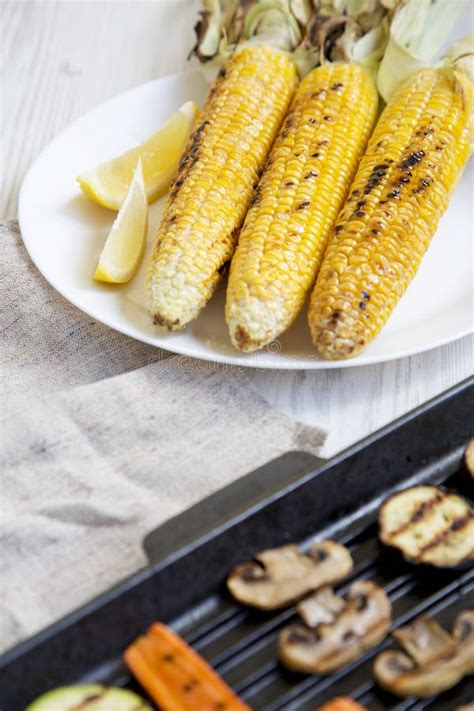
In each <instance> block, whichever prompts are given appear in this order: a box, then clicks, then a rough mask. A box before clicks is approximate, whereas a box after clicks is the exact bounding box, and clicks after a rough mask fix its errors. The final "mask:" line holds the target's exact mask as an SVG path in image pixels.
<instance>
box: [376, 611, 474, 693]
mask: <svg viewBox="0 0 474 711" xmlns="http://www.w3.org/2000/svg"><path fill="white" fill-rule="evenodd" d="M394 637H396V639H397V640H398V642H399V643H400V645H401V646H402V647H403V648H404V650H405V651H406V652H407V653H408V654H405V652H382V654H379V656H378V657H377V659H376V660H375V664H374V676H375V679H376V680H377V683H378V684H380V686H382V687H383V688H384V689H387V691H390V692H391V693H392V694H395V695H396V696H401V697H406V696H416V697H418V698H426V697H429V696H433V695H434V694H439V693H441V692H442V691H445V690H446V689H450V688H451V687H452V686H454V685H455V684H457V683H458V682H459V681H461V679H462V678H463V677H464V676H466V675H467V674H471V673H472V672H474V610H467V611H465V612H462V613H461V614H460V615H458V617H457V618H456V622H455V623H454V626H453V633H452V635H449V634H448V633H447V632H446V631H445V630H444V629H443V628H442V627H440V626H439V625H438V623H437V622H436V621H435V620H433V619H429V618H427V617H421V618H418V619H417V620H415V621H414V622H413V623H412V624H411V625H407V626H406V627H402V628H400V629H399V630H397V631H396V632H394Z"/></svg>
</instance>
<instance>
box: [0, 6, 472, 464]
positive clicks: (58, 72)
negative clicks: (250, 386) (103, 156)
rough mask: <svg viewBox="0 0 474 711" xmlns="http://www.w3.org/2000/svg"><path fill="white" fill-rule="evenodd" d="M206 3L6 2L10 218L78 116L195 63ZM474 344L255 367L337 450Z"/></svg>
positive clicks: (272, 393) (397, 409)
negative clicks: (36, 167) (388, 357)
mask: <svg viewBox="0 0 474 711" xmlns="http://www.w3.org/2000/svg"><path fill="white" fill-rule="evenodd" d="M198 6H199V2H198V0H155V1H153V2H141V1H138V2H128V1H126V2H122V1H120V0H115V1H113V0H103V1H98V2H82V1H81V2H70V1H62V2H49V1H47V2H41V1H40V2H29V1H27V2H22V1H21V0H20V1H15V2H3V3H1V4H0V12H1V31H2V36H1V45H2V60H1V61H2V79H1V82H2V86H1V92H0V101H1V107H0V110H1V116H2V152H1V156H2V166H3V167H2V191H1V196H0V200H1V203H0V215H1V216H2V218H4V217H15V216H16V209H17V208H16V206H17V196H18V189H19V186H20V184H21V180H22V178H23V176H24V175H25V172H26V171H27V169H28V166H29V165H30V163H31V161H32V160H33V159H34V158H35V156H36V155H37V154H38V153H39V152H40V150H41V149H42V148H43V147H44V146H45V145H46V144H47V143H48V142H49V141H50V140H51V138H53V136H55V135H56V134H57V133H58V132H59V131H60V130H61V129H63V128H64V127H65V126H66V125H67V124H69V123H70V122H71V121H72V120H73V119H74V118H76V117H77V116H80V115H81V114H83V113H84V112H85V111H87V110H88V109H90V108H92V107H94V106H96V105H97V104H99V103H101V102H102V101H104V100H106V99H107V98H109V97H112V96H114V95H115V94H117V93H119V92H121V91H124V90H125V89H128V88H129V87H132V86H135V85H137V84H140V83H143V82H146V81H149V80H151V79H154V78H156V77H159V76H164V75H165V74H169V73H173V72H177V71H181V70H182V69H184V68H185V67H186V55H187V53H188V51H189V49H190V48H191V46H192V44H193V32H192V26H193V24H194V22H195V19H196V10H197V8H198ZM119 120H120V117H119V116H117V121H119ZM473 343H474V341H473V339H472V338H465V339H463V340H461V341H458V342H457V343H453V344H451V345H449V346H445V347H442V348H438V349H436V350H434V351H431V352H429V353H425V354H422V355H419V356H415V357H412V358H406V359H403V360H400V361H395V362H391V363H386V364H381V365H377V366H372V367H361V368H351V369H345V370H332V371H316V372H314V371H313V372H295V373H291V372H290V373H288V372H271V371H258V372H257V371H255V372H252V373H251V378H252V380H253V382H254V384H255V387H256V388H257V389H258V390H259V392H260V393H262V395H263V396H264V397H265V398H266V399H267V400H268V401H269V402H271V403H272V404H273V405H274V406H275V407H276V408H278V409H279V410H282V411H284V412H286V413H288V414H291V415H293V416H294V417H296V418H298V419H301V420H303V421H304V422H306V423H311V424H313V423H314V424H318V425H320V426H323V427H325V428H327V430H328V432H329V436H328V440H327V443H326V446H325V448H324V451H323V455H325V456H329V455H331V454H333V453H335V452H336V451H339V450H341V449H343V448H345V447H346V446H348V445H349V444H350V443H352V442H354V441H356V440H357V439H360V438H361V437H363V436H365V435H366V434H368V433H370V432H372V431H374V430H376V429H378V428H379V427H381V426H382V425H384V424H385V423H387V422H389V421H390V420H392V419H394V418H395V417H398V416H400V415H401V414H403V413H404V412H407V411H408V410H410V409H412V408H413V407H416V406H417V405H419V404H420V403H422V402H425V401H426V400H429V399H430V398H431V397H433V396H434V395H436V394H438V393H439V392H441V391H443V390H444V389H446V388H448V387H450V386H451V385H453V384H455V383H457V382H459V381H461V380H463V379H464V378H466V377H468V376H469V375H470V374H471V373H472V372H473V356H474V348H473ZM301 444H302V446H304V442H302V443H301Z"/></svg>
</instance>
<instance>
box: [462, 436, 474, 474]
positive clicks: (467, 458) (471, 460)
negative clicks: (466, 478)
mask: <svg viewBox="0 0 474 711" xmlns="http://www.w3.org/2000/svg"><path fill="white" fill-rule="evenodd" d="M464 465H465V467H466V469H467V471H468V473H469V474H470V477H471V481H472V482H474V437H473V438H472V439H471V440H470V441H469V444H468V445H467V447H466V451H465V452H464Z"/></svg>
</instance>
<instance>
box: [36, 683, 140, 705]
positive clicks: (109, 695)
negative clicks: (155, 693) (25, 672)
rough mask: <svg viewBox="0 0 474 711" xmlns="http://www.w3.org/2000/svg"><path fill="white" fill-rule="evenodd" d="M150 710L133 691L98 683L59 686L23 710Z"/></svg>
mask: <svg viewBox="0 0 474 711" xmlns="http://www.w3.org/2000/svg"><path fill="white" fill-rule="evenodd" d="M79 709H80V711H112V709H113V711H152V709H151V706H149V705H148V704H147V703H146V701H144V700H143V699H142V698H140V696H137V694H134V693H133V691H127V690H126V689H113V688H111V687H107V686H101V685H100V684H86V685H84V686H61V687H59V688H58V689H54V690H53V691H48V693H47V694H43V696H40V697H39V698H38V699H36V701H33V702H32V703H31V704H30V705H29V706H28V708H27V709H26V710H25V711H79Z"/></svg>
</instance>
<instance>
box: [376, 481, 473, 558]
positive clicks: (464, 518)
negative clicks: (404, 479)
mask: <svg viewBox="0 0 474 711" xmlns="http://www.w3.org/2000/svg"><path fill="white" fill-rule="evenodd" d="M379 525H380V540H381V541H382V542H383V543H385V545H387V546H391V547H393V548H397V549H398V550H400V551H401V553H402V554H403V556H404V558H405V559H406V560H408V561H409V562H411V563H426V564H429V565H433V566H436V567H438V568H452V567H456V566H460V565H472V564H474V509H473V508H472V506H471V504H470V503H469V502H468V501H467V499H464V498H462V497H461V496H459V495H457V494H453V493H450V492H447V491H443V490H442V489H438V488H437V487H435V486H414V487H412V488H411V489H405V491H401V492H399V493H398V494H395V495H394V496H391V497H390V498H389V499H387V501H385V503H384V504H383V505H382V507H381V509H380V512H379Z"/></svg>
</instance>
